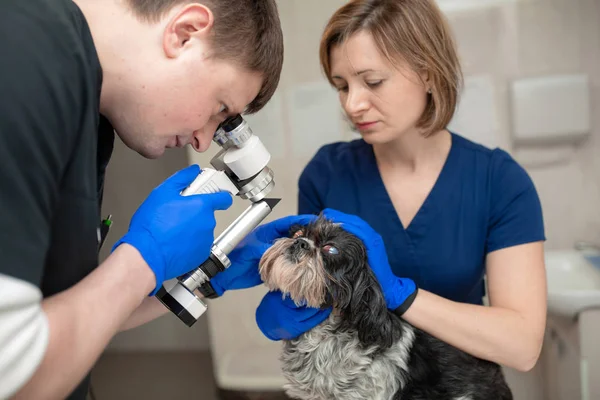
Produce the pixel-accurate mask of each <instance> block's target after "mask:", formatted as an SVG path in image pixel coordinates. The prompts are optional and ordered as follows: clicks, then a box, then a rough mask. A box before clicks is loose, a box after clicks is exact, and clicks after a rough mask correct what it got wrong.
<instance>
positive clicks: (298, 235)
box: [293, 230, 304, 239]
mask: <svg viewBox="0 0 600 400" xmlns="http://www.w3.org/2000/svg"><path fill="white" fill-rule="evenodd" d="M303 234H304V232H302V230H299V231H296V233H294V236H293V238H294V239H296V238H297V237H300V236H302V235H303Z"/></svg>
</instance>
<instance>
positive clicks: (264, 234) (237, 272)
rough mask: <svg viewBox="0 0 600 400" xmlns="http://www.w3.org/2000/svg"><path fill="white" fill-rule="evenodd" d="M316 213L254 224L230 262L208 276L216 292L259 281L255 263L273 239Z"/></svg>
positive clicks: (256, 283) (305, 222)
mask: <svg viewBox="0 0 600 400" xmlns="http://www.w3.org/2000/svg"><path fill="white" fill-rule="evenodd" d="M315 218H316V216H315V215H291V216H288V217H284V218H280V219H276V220H274V221H271V222H269V223H266V224H263V225H260V226H258V227H256V228H255V229H254V230H253V231H252V232H251V233H250V234H249V235H248V236H246V237H245V238H244V240H242V241H241V242H240V244H238V245H237V246H236V248H235V249H233V251H232V252H231V253H229V259H230V260H231V266H229V268H227V269H226V270H225V271H222V272H219V273H218V274H217V275H216V276H215V277H214V278H212V279H211V280H210V284H211V285H212V287H213V289H214V291H215V293H216V294H217V296H221V295H223V293H224V292H225V291H226V290H236V289H246V288H250V287H254V286H257V285H260V284H262V280H261V279H260V274H259V273H258V263H259V262H260V259H261V257H262V256H263V254H264V253H265V251H267V249H268V248H269V247H271V246H272V245H273V242H274V241H275V240H276V239H279V238H281V237H288V236H289V233H290V232H289V231H290V228H291V227H292V226H293V225H296V224H299V225H306V224H308V223H309V222H311V221H312V220H314V219H315Z"/></svg>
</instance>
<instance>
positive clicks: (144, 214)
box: [112, 165, 233, 296]
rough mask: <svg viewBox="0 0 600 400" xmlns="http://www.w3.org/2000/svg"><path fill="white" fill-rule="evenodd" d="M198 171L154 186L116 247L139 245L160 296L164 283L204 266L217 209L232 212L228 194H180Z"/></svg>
mask: <svg viewBox="0 0 600 400" xmlns="http://www.w3.org/2000/svg"><path fill="white" fill-rule="evenodd" d="M199 173H200V167H199V166H198V165H191V166H189V167H187V168H184V169H182V170H180V171H178V172H177V173H175V174H174V175H172V176H171V177H170V178H168V179H166V180H165V181H164V182H163V183H162V184H160V185H159V186H158V187H156V188H155V189H154V190H153V191H152V192H151V193H150V195H149V196H148V197H147V198H146V200H145V201H144V202H143V203H142V205H141V206H140V207H139V208H138V209H137V211H136V212H135V214H134V215H133V217H132V219H131V222H130V224H129V231H128V232H127V233H126V234H125V236H123V237H122V238H121V239H120V240H119V241H118V242H117V243H116V244H115V245H114V246H113V249H112V250H113V251H114V249H116V248H117V247H118V246H119V245H120V244H122V243H128V244H130V245H132V246H133V247H135V248H136V249H137V250H138V251H139V252H140V253H141V255H142V257H143V258H144V260H145V261H146V263H148V265H149V266H150V268H151V269H152V271H153V272H154V275H155V277H156V287H155V288H154V290H153V291H152V292H151V293H150V295H152V296H153V295H154V294H156V292H157V291H158V289H160V287H161V286H162V283H163V282H164V281H166V280H169V279H172V278H175V277H178V276H180V275H182V274H185V273H187V272H189V271H191V270H193V269H195V268H197V267H198V266H199V265H200V264H201V263H202V262H204V261H205V260H206V259H207V258H208V256H209V255H210V249H211V246H212V243H213V240H214V229H215V226H216V221H215V215H214V214H215V210H226V209H228V208H229V207H230V206H231V204H232V202H233V199H232V197H231V194H229V193H227V192H221V193H214V194H196V195H190V196H182V195H181V194H180V193H181V191H182V190H183V189H185V188H186V187H187V186H188V185H189V184H190V183H192V181H193V180H194V179H195V178H196V177H197V176H198V174H199Z"/></svg>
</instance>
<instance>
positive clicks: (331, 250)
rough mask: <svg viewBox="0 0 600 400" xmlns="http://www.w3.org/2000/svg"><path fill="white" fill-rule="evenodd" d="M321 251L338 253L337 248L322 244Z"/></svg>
mask: <svg viewBox="0 0 600 400" xmlns="http://www.w3.org/2000/svg"><path fill="white" fill-rule="evenodd" d="M323 251H324V252H325V253H329V254H340V252H339V250H338V249H337V248H335V247H333V246H331V245H326V246H323Z"/></svg>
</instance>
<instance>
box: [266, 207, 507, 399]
mask: <svg viewBox="0 0 600 400" xmlns="http://www.w3.org/2000/svg"><path fill="white" fill-rule="evenodd" d="M328 246H329V247H328ZM331 246H333V247H334V249H337V254H336V252H335V251H333V254H332V252H331V250H330V249H331ZM260 273H261V277H262V279H263V281H264V282H265V284H266V285H267V287H268V288H269V289H270V290H280V291H281V292H282V293H283V294H284V295H288V296H290V297H291V299H292V300H293V301H294V302H295V303H296V304H298V305H301V304H305V305H308V306H312V307H329V306H333V311H332V313H331V315H330V316H329V318H328V319H327V320H325V321H324V322H323V323H321V324H320V325H318V326H316V327H315V328H313V329H312V330H310V331H308V332H306V333H304V334H302V335H301V336H300V337H298V338H296V339H294V340H289V341H284V346H283V354H282V356H281V361H282V365H283V373H284V375H285V378H286V379H287V382H288V383H287V384H286V386H285V390H286V393H287V394H288V396H290V397H292V398H296V399H304V400H317V399H319V400H325V399H340V400H345V399H348V400H359V399H361V400H365V399H370V400H388V399H397V400H400V399H402V400H409V399H410V400H425V399H427V400H430V399H436V400H510V399H512V394H511V391H510V389H509V387H508V385H507V384H506V382H505V379H504V375H503V373H502V370H501V368H500V366H499V365H498V364H495V363H492V362H489V361H485V360H481V359H478V358H475V357H472V356H470V355H468V354H466V353H465V352H462V351H460V350H458V349H457V348H455V347H452V346H450V345H448V344H446V343H443V342H441V341H440V340H437V339H436V338H434V337H432V336H431V335H429V334H427V333H425V332H423V331H421V330H419V329H417V328H415V327H414V326H412V325H410V324H409V323H408V322H406V321H404V320H403V319H402V318H400V317H398V316H396V315H395V314H394V313H393V312H391V311H389V310H388V309H387V307H386V303H385V299H384V297H383V293H382V291H381V287H380V285H379V283H378V281H377V278H376V277H375V275H374V273H373V272H372V270H371V268H370V267H369V266H368V263H367V255H366V250H365V248H364V245H363V243H362V241H360V240H359V239H358V238H357V237H356V236H354V235H351V234H350V233H348V232H347V231H345V230H343V229H342V228H341V227H339V225H337V224H334V223H332V222H330V221H328V220H326V219H325V218H323V217H319V218H318V219H317V220H316V221H315V222H313V223H311V224H309V225H308V226H295V227H293V228H292V230H291V232H290V237H289V238H282V239H279V240H278V241H277V242H276V243H275V244H274V245H273V246H272V247H271V248H270V249H269V250H268V251H267V252H266V253H265V255H264V256H263V258H262V259H261V263H260Z"/></svg>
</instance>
